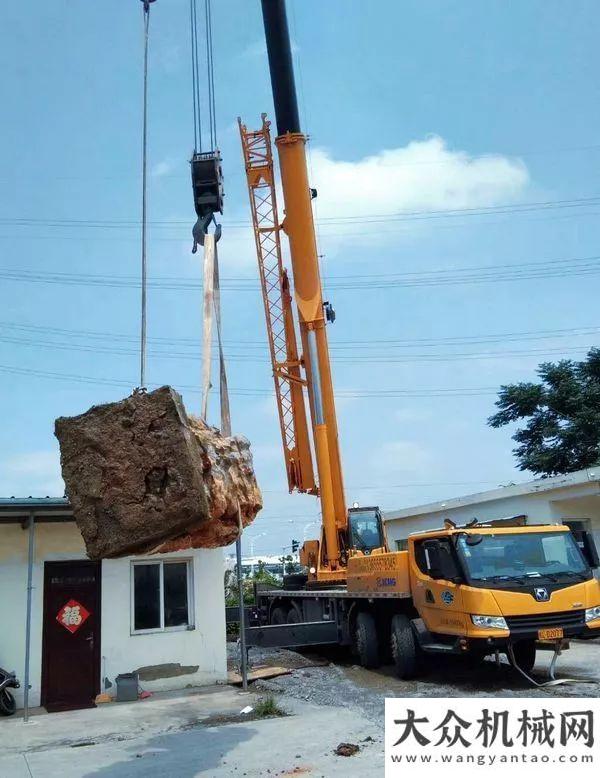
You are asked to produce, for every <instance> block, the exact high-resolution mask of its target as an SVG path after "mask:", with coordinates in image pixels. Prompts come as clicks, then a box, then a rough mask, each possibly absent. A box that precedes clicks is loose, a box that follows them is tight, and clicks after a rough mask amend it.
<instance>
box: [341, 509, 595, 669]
mask: <svg viewBox="0 0 600 778" xmlns="http://www.w3.org/2000/svg"><path fill="white" fill-rule="evenodd" d="M386 562H387V564H382V563H386ZM373 564H375V565H379V566H380V572H379V574H377V573H376V572H375V573H373V572H372V571H369V570H368V568H369V565H373ZM382 567H387V572H385V573H384V572H383V571H382ZM597 567H598V554H597V551H596V548H595V545H594V542H593V537H592V536H591V535H590V534H589V533H588V534H584V535H583V536H582V537H580V538H579V542H578V540H577V539H576V537H575V536H574V535H573V533H572V532H571V530H570V529H569V527H566V526H562V525H552V524H548V525H530V526H520V527H496V526H491V525H487V526H486V525H480V524H473V523H472V524H471V525H468V526H466V527H457V526H455V525H453V524H451V523H450V524H448V525H447V526H445V527H444V528H443V529H439V530H433V531H428V532H423V533H418V534H413V535H411V536H410V537H409V540H408V550H407V551H404V552H394V553H391V554H385V555H383V556H381V557H380V558H379V559H374V558H371V559H370V560H368V561H367V560H364V561H362V560H361V561H360V562H358V560H357V561H355V560H350V563H349V571H348V573H349V583H348V586H349V589H350V590H354V591H358V590H359V589H360V588H361V587H364V586H368V587H369V588H370V589H371V590H372V591H373V592H377V591H382V590H386V591H388V592H390V593H391V592H397V593H398V594H400V593H401V592H405V591H407V590H408V591H409V592H410V597H411V600H412V607H413V614H412V617H410V614H408V616H409V618H406V617H404V618H400V619H398V618H396V619H394V618H393V617H392V624H391V631H392V634H391V640H392V649H393V653H394V658H395V660H396V665H397V669H398V670H399V673H400V674H401V675H402V674H403V672H404V673H406V671H405V668H406V667H408V668H409V671H410V674H414V669H415V667H416V666H417V664H418V663H417V662H416V658H417V655H418V654H419V653H457V654H466V653H469V652H470V653H472V654H475V655H477V656H485V655H487V654H491V653H495V652H497V651H501V652H503V653H507V654H508V655H509V657H510V656H511V653H512V655H513V656H512V657H511V659H513V658H514V659H515V660H516V663H517V664H518V665H519V666H520V667H521V668H522V669H523V670H525V671H526V672H529V671H531V669H532V667H533V664H534V662H535V654H536V645H537V644H538V642H539V641H544V642H554V643H555V645H558V642H559V641H564V639H565V638H578V639H587V638H595V637H600V582H599V581H598V580H596V578H595V577H594V573H593V570H594V568H597ZM361 573H362V574H361ZM404 613H405V616H406V611H404ZM395 632H396V633H398V634H396V635H395V634H394V633H395ZM402 651H403V652H404V653H405V654H407V656H406V657H404V658H403V657H402V656H399V654H400V653H401V652H402Z"/></svg>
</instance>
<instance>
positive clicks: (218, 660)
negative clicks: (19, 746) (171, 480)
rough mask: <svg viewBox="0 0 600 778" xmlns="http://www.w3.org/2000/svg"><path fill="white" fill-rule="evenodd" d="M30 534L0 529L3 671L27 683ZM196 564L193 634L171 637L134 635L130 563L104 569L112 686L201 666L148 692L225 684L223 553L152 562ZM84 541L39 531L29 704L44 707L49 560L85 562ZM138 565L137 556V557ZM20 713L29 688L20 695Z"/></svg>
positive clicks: (57, 529)
mask: <svg viewBox="0 0 600 778" xmlns="http://www.w3.org/2000/svg"><path fill="white" fill-rule="evenodd" d="M27 544H28V532H27V530H22V529H21V528H20V526H18V525H12V524H11V525H0V625H1V626H0V666H2V667H4V668H6V669H8V670H15V671H16V673H17V676H18V678H19V680H20V681H21V683H22V684H23V682H24V675H25V617H26V603H27ZM178 557H181V558H184V559H190V558H191V559H193V582H194V610H195V619H194V622H195V629H194V630H191V631H180V632H171V633H152V634H146V635H131V634H130V633H131V626H130V625H131V616H130V599H131V598H130V585H131V584H130V581H131V578H130V564H131V562H130V560H131V558H128V559H118V560H105V561H104V562H103V563H102V614H101V618H102V621H101V635H102V643H101V654H102V656H103V657H104V660H103V662H102V666H101V668H100V672H101V673H104V674H105V675H106V676H108V678H109V679H110V680H111V682H113V683H114V677H115V676H116V675H118V674H119V673H126V672H131V671H132V670H135V669H137V668H138V667H145V666H148V665H161V664H167V663H175V664H177V663H179V664H181V665H185V666H193V665H198V671H197V672H195V673H193V674H187V675H180V676H177V677H172V678H162V679H158V680H156V681H147V682H146V681H145V682H143V684H142V685H143V687H144V688H146V689H150V690H152V689H177V688H182V687H184V686H186V685H187V684H192V685H199V684H207V683H216V682H221V681H225V680H226V677H227V667H226V648H225V609H224V593H223V553H222V550H221V549H199V550H195V551H192V552H180V553H179V554H168V555H163V556H154V557H152V559H154V560H156V559H161V558H165V559H171V558H178ZM85 558H86V555H85V549H84V544H83V540H82V538H81V535H80V533H79V531H78V530H77V528H76V527H75V525H74V524H71V523H66V524H45V523H40V524H36V527H35V557H34V568H33V591H32V620H31V626H32V629H31V661H30V684H31V690H30V704H31V705H32V706H36V705H39V701H40V692H41V666H42V609H43V595H44V592H43V588H44V564H43V563H44V561H60V560H65V559H85ZM136 559H138V557H136ZM15 696H16V698H17V703H18V705H19V706H22V704H23V688H21V689H18V690H16V692H15Z"/></svg>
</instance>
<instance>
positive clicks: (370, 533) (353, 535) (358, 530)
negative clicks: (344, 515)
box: [348, 509, 383, 551]
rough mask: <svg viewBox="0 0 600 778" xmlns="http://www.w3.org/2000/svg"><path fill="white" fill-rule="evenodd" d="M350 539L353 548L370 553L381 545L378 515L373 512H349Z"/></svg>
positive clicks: (354, 510)
mask: <svg viewBox="0 0 600 778" xmlns="http://www.w3.org/2000/svg"><path fill="white" fill-rule="evenodd" d="M348 520H349V524H350V539H351V543H352V546H353V548H358V549H360V550H361V551H372V550H373V549H374V548H380V547H381V546H382V545H383V541H382V538H381V525H380V519H379V514H378V512H377V511H373V510H364V511H361V510H356V509H353V510H351V511H349V515H348Z"/></svg>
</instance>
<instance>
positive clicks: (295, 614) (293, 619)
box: [287, 605, 302, 624]
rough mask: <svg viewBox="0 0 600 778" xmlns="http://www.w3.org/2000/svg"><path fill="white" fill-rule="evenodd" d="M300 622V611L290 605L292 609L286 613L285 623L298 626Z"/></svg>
mask: <svg viewBox="0 0 600 778" xmlns="http://www.w3.org/2000/svg"><path fill="white" fill-rule="evenodd" d="M301 621H302V614H301V613H300V611H299V610H298V608H297V607H296V606H295V605H292V607H291V608H290V609H289V611H288V615H287V623H288V624H299V623H300V622H301Z"/></svg>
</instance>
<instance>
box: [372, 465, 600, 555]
mask: <svg viewBox="0 0 600 778" xmlns="http://www.w3.org/2000/svg"><path fill="white" fill-rule="evenodd" d="M508 517H521V520H522V522H523V523H526V524H543V523H546V524H561V523H564V524H566V525H567V526H570V527H571V529H573V530H589V531H591V532H592V533H593V535H594V540H595V541H596V546H597V547H598V549H600V466H599V467H598V468H590V469H588V470H578V471H577V472H574V473H568V474H567V475H559V476H554V477H553V478H539V479H536V480H535V481H528V482H527V483H523V484H515V485H511V486H503V487H500V488H499V489H492V490H490V491H488V492H479V493H478V494H469V495H467V496H466V497H453V498H450V499H448V500H443V501H440V502H434V503H429V504H426V505H418V506H415V507H413V508H402V509H401V510H397V511H386V513H385V514H384V517H383V518H384V522H385V527H386V532H387V537H388V542H389V544H390V547H391V548H396V549H404V548H405V547H406V541H407V538H408V536H409V535H410V534H411V533H413V532H421V531H423V530H427V529H434V528H437V527H442V526H443V524H444V519H450V520H451V521H453V522H454V523H455V524H466V523H467V522H469V521H471V520H472V519H478V520H479V521H480V522H489V521H498V520H500V519H506V518H508Z"/></svg>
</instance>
